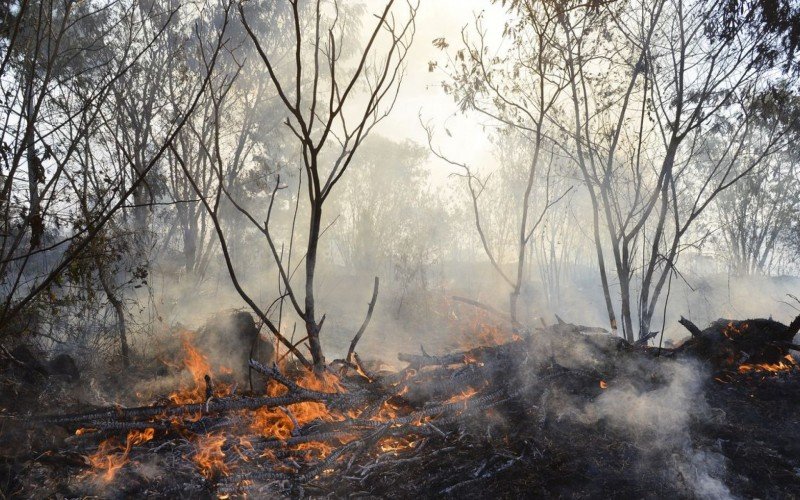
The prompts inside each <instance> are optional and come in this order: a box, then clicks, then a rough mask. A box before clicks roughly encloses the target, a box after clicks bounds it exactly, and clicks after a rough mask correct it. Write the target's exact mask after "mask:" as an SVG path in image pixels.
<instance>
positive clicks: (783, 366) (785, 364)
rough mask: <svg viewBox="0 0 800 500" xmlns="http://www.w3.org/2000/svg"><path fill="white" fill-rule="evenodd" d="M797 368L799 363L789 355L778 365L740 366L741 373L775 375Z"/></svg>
mask: <svg viewBox="0 0 800 500" xmlns="http://www.w3.org/2000/svg"><path fill="white" fill-rule="evenodd" d="M795 368H797V361H795V360H794V358H793V357H792V355H791V354H787V355H786V356H784V357H783V359H781V360H780V361H778V362H777V363H757V364H748V363H744V364H741V365H739V373H750V372H765V373H770V374H773V373H780V372H788V371H792V370H794V369H795Z"/></svg>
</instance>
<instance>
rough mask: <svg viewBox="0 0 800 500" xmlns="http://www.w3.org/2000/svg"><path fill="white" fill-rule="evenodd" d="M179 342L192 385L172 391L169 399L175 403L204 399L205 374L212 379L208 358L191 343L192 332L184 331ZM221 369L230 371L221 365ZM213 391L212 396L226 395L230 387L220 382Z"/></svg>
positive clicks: (224, 371) (194, 401)
mask: <svg viewBox="0 0 800 500" xmlns="http://www.w3.org/2000/svg"><path fill="white" fill-rule="evenodd" d="M181 343H182V345H183V350H184V353H185V357H184V359H183V366H184V367H185V368H186V369H187V370H188V371H189V373H190V374H191V375H192V380H193V382H194V387H192V388H186V387H183V388H181V389H180V390H178V391H176V392H173V393H172V394H170V395H169V400H170V401H172V402H173V403H175V404H186V403H196V402H200V401H205V399H206V387H207V383H206V376H209V377H211V379H212V380H213V371H212V369H211V364H210V363H209V362H208V358H207V357H206V356H205V355H204V354H203V353H201V352H200V351H199V350H198V349H197V348H196V347H195V346H194V345H193V344H192V334H191V333H190V332H184V333H183V334H182V335H181ZM221 371H222V372H223V373H227V372H229V371H230V369H229V368H225V367H222V369H221ZM213 392H214V394H213V395H214V396H227V395H228V394H230V392H231V388H230V386H228V385H227V384H220V385H218V386H215V387H214V391H213Z"/></svg>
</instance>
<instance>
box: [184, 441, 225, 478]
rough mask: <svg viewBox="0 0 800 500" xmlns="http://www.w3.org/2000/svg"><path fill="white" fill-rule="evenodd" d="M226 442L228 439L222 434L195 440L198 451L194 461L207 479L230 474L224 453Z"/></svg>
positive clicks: (193, 458)
mask: <svg viewBox="0 0 800 500" xmlns="http://www.w3.org/2000/svg"><path fill="white" fill-rule="evenodd" d="M226 440H227V437H226V436H225V434H224V433H222V432H219V433H215V434H209V435H207V436H198V438H197V439H196V440H195V448H196V449H197V451H196V452H195V454H194V457H192V460H193V461H194V463H195V464H197V467H198V468H199V469H200V474H202V475H203V476H204V477H205V478H206V479H212V478H214V477H216V476H218V475H219V474H222V475H225V476H227V475H228V473H229V472H230V470H229V469H228V466H227V464H226V463H225V452H224V451H222V446H223V445H224V444H225V441H226Z"/></svg>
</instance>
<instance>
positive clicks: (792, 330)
mask: <svg viewBox="0 0 800 500" xmlns="http://www.w3.org/2000/svg"><path fill="white" fill-rule="evenodd" d="M680 323H681V325H683V326H684V327H685V328H686V329H687V330H688V331H689V333H691V334H692V337H691V338H690V339H689V340H687V341H686V342H685V343H684V344H683V345H681V346H680V347H678V348H676V349H674V352H676V353H678V354H684V353H688V354H692V355H694V356H697V357H699V358H701V359H704V360H707V361H709V362H710V363H711V365H712V366H713V367H714V369H715V370H717V371H720V372H726V373H729V374H736V373H740V374H745V373H750V372H759V371H763V372H767V373H775V372H781V371H788V370H792V369H794V368H795V367H796V362H795V361H794V359H793V358H792V357H791V355H790V354H789V350H790V349H792V346H793V344H792V339H793V338H794V336H795V335H796V334H797V333H798V330H800V316H798V317H797V318H795V320H794V321H792V322H791V324H789V325H784V324H783V323H780V322H778V321H774V320H772V319H763V318H759V319H749V320H743V321H736V320H728V319H719V320H717V321H715V322H714V323H712V324H711V325H710V326H709V327H708V328H706V329H705V330H700V329H699V328H698V327H697V326H696V325H695V324H694V323H692V322H691V321H689V320H687V319H685V318H681V320H680Z"/></svg>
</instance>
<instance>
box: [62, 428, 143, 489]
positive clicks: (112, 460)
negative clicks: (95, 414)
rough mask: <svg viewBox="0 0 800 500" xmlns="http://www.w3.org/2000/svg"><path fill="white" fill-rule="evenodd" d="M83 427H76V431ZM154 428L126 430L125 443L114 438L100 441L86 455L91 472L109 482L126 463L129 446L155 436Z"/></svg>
mask: <svg viewBox="0 0 800 500" xmlns="http://www.w3.org/2000/svg"><path fill="white" fill-rule="evenodd" d="M81 431H83V429H78V431H76V434H77V433H78V432H81ZM155 433H156V431H155V429H153V428H152V427H148V428H147V429H145V430H143V431H139V430H132V431H130V432H128V437H127V438H126V439H125V445H124V446H121V445H118V444H117V442H116V439H114V438H109V439H106V440H104V441H103V442H101V443H100V446H98V447H97V451H96V452H94V453H93V454H91V455H89V456H87V457H86V459H87V460H88V461H89V464H90V465H91V466H92V472H93V473H95V474H100V476H101V477H102V479H103V480H104V481H105V482H107V483H108V482H111V481H112V480H113V479H114V476H115V475H116V473H117V471H118V470H120V469H121V468H122V467H123V466H124V465H125V464H126V463H128V455H129V454H130V452H131V447H133V446H136V445H140V444H142V443H146V442H147V441H150V440H151V439H153V437H154V436H155Z"/></svg>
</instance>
